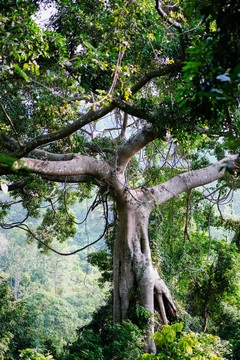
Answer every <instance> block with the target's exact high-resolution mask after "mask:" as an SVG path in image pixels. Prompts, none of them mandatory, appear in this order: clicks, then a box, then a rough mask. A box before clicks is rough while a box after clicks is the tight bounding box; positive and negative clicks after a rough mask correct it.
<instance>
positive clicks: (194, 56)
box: [0, 0, 240, 351]
mask: <svg viewBox="0 0 240 360" xmlns="http://www.w3.org/2000/svg"><path fill="white" fill-rule="evenodd" d="M3 3H4V4H3V5H1V18H0V21H1V27H2V30H1V31H4V34H5V36H4V37H2V39H1V48H2V53H1V58H0V59H1V79H2V80H1V83H0V88H1V119H0V121H1V122H0V124H1V128H2V131H1V152H2V155H1V163H0V165H1V166H0V173H1V175H2V176H3V178H2V181H1V188H2V190H3V191H4V192H6V191H7V187H8V192H9V193H11V192H12V191H13V194H14V196H15V198H16V197H18V199H19V198H21V199H22V200H21V201H22V203H23V206H24V207H25V208H26V209H27V215H32V216H33V215H37V209H38V208H39V206H40V204H41V202H42V201H44V200H45V201H47V202H48V203H49V206H50V210H49V211H48V212H47V214H45V215H44V219H43V225H42V227H40V228H39V229H38V230H37V232H34V231H31V235H32V236H35V238H36V239H38V241H40V242H41V243H42V244H43V246H45V247H48V248H51V240H52V238H53V237H54V236H55V237H56V236H57V237H58V238H59V240H60V241H62V240H64V239H65V238H66V237H67V236H68V235H72V234H73V233H74V229H73V222H74V219H73V217H72V215H70V214H69V213H68V210H67V202H68V200H69V201H70V202H71V201H73V198H72V197H73V195H71V194H70V190H73V191H74V196H81V194H80V195H76V193H78V194H79V193H81V191H82V192H83V193H85V194H87V190H86V189H87V188H86V187H84V185H81V186H79V189H78V191H77V192H76V190H74V189H73V187H72V186H70V187H69V188H68V190H66V188H67V184H69V183H79V184H87V187H90V186H91V185H94V186H97V187H98V189H99V192H98V200H101V201H103V203H104V204H106V199H107V198H111V199H112V201H113V202H114V204H115V209H116V217H115V222H116V227H117V232H116V237H115V240H114V245H113V247H114V249H113V276H114V291H113V302H114V305H113V318H114V322H115V323H117V322H121V321H123V320H124V319H126V318H127V316H128V312H129V310H130V307H131V306H132V302H133V301H136V299H137V301H138V302H139V303H140V304H141V305H142V306H143V307H145V308H146V309H147V310H148V312H149V313H150V314H152V316H151V317H150V319H149V333H150V335H152V334H153V331H154V311H155V310H157V311H158V312H159V313H160V316H161V319H162V322H163V323H164V324H166V323H167V322H168V318H171V317H172V316H173V315H174V314H175V312H176V306H175V304H174V302H173V300H172V297H171V294H170V292H169V290H168V288H167V286H166V284H165V283H164V280H163V279H162V278H161V277H160V276H159V274H158V270H157V269H156V268H155V267H154V265H153V263H152V259H151V249H150V245H149V235H148V223H149V216H150V214H151V212H152V210H153V209H154V207H156V206H159V205H161V204H163V203H165V202H166V201H168V200H169V199H171V198H173V197H176V196H178V195H179V194H181V193H184V192H187V191H190V190H191V189H193V188H196V187H199V186H202V185H205V184H209V183H211V182H213V181H215V180H218V179H221V178H223V177H224V174H225V172H226V168H227V169H231V170H235V169H236V170H238V169H239V165H238V162H237V159H238V155H237V150H238V143H239V140H238V139H239V137H238V132H239V130H238V117H239V115H238V113H237V88H238V83H239V70H240V69H239V66H238V56H239V29H238V25H237V24H238V21H237V20H238V19H237V17H239V12H238V11H237V5H238V1H237V0H236V1H234V0H232V1H218V2H217V4H215V2H211V4H210V5H211V6H209V2H205V1H203V2H201V6H200V5H199V2H196V3H195V2H194V1H171V0H169V1H156V2H153V1H148V0H147V1H138V2H135V1H121V0H118V1H111V0H110V1H106V2H105V1H97V0H96V1H95V0H91V1H75V2H72V1H69V0H63V1H59V2H57V4H56V5H55V6H56V8H55V13H54V15H52V17H51V18H50V19H49V20H48V23H47V24H45V26H44V27H43V28H41V29H40V28H39V27H38V26H37V25H36V23H35V21H36V17H35V20H33V17H32V14H33V13H34V12H36V11H37V10H38V8H39V3H38V2H36V3H34V2H32V1H27V0H21V1H14V0H12V1H10V0H5V1H4V2H3ZM48 6H49V2H45V7H46V8H48ZM38 16H39V13H38ZM234 16H235V17H236V19H235V18H234ZM229 19H231V20H230V23H231V26H230V25H228V23H227V21H229ZM235 20H236V22H235ZM229 27H230V28H229ZM223 39H224V40H223ZM236 44H237V46H236ZM221 47H222V49H224V51H222V52H221ZM230 52H231V54H232V57H231V58H229V53H230ZM234 56H235V57H234ZM207 137H209V138H210V139H212V142H211V146H212V147H214V146H217V140H218V139H220V138H221V144H222V145H221V146H222V149H223V148H224V146H225V148H226V149H227V146H229V147H230V148H231V149H234V151H235V153H236V155H228V156H225V157H223V158H222V159H221V160H220V161H218V162H216V163H214V164H212V165H209V166H208V167H203V168H200V166H199V168H198V169H195V170H191V167H190V166H187V165H189V163H187V160H186V158H185V157H184V153H183V152H182V153H181V154H180V159H181V161H182V166H177V168H176V169H175V171H176V172H175V176H174V177H172V178H169V179H167V180H166V181H164V182H163V179H162V178H161V176H160V175H161V169H162V168H163V167H164V165H165V166H169V165H172V166H175V164H174V161H172V160H171V158H170V157H171V156H173V155H174V154H175V153H176V151H177V148H180V146H181V144H183V145H184V146H185V148H186V144H188V146H190V145H191V146H195V148H196V145H194V144H196V143H197V144H200V143H201V140H202V139H205V140H206V138H207ZM164 144H165V145H164ZM189 144H190V145H189ZM218 148H219V145H218ZM223 152H224V151H222V153H223ZM153 153H154V161H153V159H151V156H153ZM156 153H157V155H156ZM136 156H137V157H136ZM168 156H169V158H168ZM153 163H154V166H155V170H156V171H157V172H158V173H159V176H155V183H154V184H153V182H151V184H153V185H151V186H148V183H147V182H146V178H147V177H146V173H147V171H148V170H149V169H150V167H151V166H152V165H153ZM177 165H179V164H177ZM175 167H176V166H175ZM150 173H151V172H150V171H149V174H150ZM35 174H36V175H35ZM149 183H150V182H149ZM57 184H58V186H57ZM61 184H63V185H61ZM62 194H64V196H63V199H62V200H61V201H60V203H59V207H58V209H56V208H55V206H54V196H57V195H59V197H60V195H62ZM98 200H97V201H96V202H95V203H94V205H93V206H92V209H94V207H95V206H96V203H97V202H98ZM10 205H11V203H10V202H9V201H3V202H2V210H3V211H2V218H3V216H4V215H6V212H7V209H8V208H9V206H10ZM104 209H105V210H106V207H105V206H104ZM105 213H106V211H105ZM2 226H3V227H5V228H6V227H11V226H20V227H22V228H23V227H24V226H25V225H24V222H22V223H21V224H19V223H18V224H16V223H15V224H14V223H13V224H9V223H8V224H7V223H6V222H4V220H2ZM25 229H26V230H27V231H29V232H30V229H29V228H28V227H27V226H25ZM149 339H150V340H149V349H148V350H149V351H154V350H155V346H154V343H153V341H151V337H150V338H149Z"/></svg>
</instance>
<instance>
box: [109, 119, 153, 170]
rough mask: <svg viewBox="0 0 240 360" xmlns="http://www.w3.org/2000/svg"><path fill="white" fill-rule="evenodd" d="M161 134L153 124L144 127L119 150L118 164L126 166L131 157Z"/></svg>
mask: <svg viewBox="0 0 240 360" xmlns="http://www.w3.org/2000/svg"><path fill="white" fill-rule="evenodd" d="M158 136H159V133H158V132H157V131H156V130H154V129H153V127H152V126H148V127H146V128H144V129H143V130H142V131H140V132H139V133H137V134H136V135H134V136H132V137H131V138H130V139H129V140H127V141H126V142H125V143H124V144H123V145H122V146H121V147H120V148H119V150H118V152H117V155H116V156H117V164H118V166H120V167H123V168H125V167H126V166H127V164H128V162H129V161H130V160H131V158H132V157H133V156H134V155H135V154H136V153H137V152H138V151H139V150H141V149H142V148H144V147H145V146H146V145H147V144H149V143H150V142H152V141H153V140H154V139H156V138H157V137H158Z"/></svg>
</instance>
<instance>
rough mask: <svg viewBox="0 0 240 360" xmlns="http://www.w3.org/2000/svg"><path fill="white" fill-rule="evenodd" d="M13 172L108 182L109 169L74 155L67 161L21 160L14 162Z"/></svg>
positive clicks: (93, 160) (109, 176) (89, 157)
mask: <svg viewBox="0 0 240 360" xmlns="http://www.w3.org/2000/svg"><path fill="white" fill-rule="evenodd" d="M12 168H13V169H15V170H28V171H31V172H33V173H36V174H40V175H41V176H43V177H45V178H46V177H48V176H50V177H66V176H70V177H75V176H79V175H81V176H82V175H84V176H85V175H88V176H89V175H90V176H94V177H95V178H97V179H100V180H102V181H104V180H105V181H106V182H108V181H109V182H110V179H111V167H110V165H109V164H108V163H107V162H103V161H101V160H98V159H95V158H94V157H91V156H83V155H76V156H75V157H74V158H73V159H72V160H67V161H61V162H59V161H43V160H37V159H32V158H22V159H21V160H19V161H15V162H14V164H13V166H12Z"/></svg>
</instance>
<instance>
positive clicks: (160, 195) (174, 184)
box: [148, 155, 238, 204]
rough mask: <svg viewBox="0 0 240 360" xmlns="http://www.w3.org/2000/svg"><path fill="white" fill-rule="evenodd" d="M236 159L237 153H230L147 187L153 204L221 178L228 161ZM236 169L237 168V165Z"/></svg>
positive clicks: (232, 161)
mask: <svg viewBox="0 0 240 360" xmlns="http://www.w3.org/2000/svg"><path fill="white" fill-rule="evenodd" d="M237 159H238V155H230V156H228V157H226V158H224V159H222V160H221V161H219V162H217V163H215V164H213V165H211V166H208V167H206V168H203V169H200V170H194V171H190V172H186V173H183V174H179V175H176V176H174V177H173V178H172V179H170V180H168V181H166V182H164V183H163V184H160V185H156V186H153V187H152V188H149V189H148V190H149V194H151V196H152V202H153V204H162V203H164V202H165V201H167V200H169V199H172V198H173V197H175V196H177V195H179V194H181V193H183V192H185V191H187V190H190V189H193V188H195V187H198V186H202V185H206V184H209V183H211V182H213V181H216V180H218V179H221V178H222V177H223V176H224V174H225V170H226V167H227V166H228V163H229V162H231V163H233V164H234V161H236V160H237ZM236 170H238V168H237V166H236Z"/></svg>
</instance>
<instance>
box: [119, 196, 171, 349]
mask: <svg viewBox="0 0 240 360" xmlns="http://www.w3.org/2000/svg"><path fill="white" fill-rule="evenodd" d="M150 212H151V209H150V208H148V207H147V206H146V205H143V204H141V203H140V202H138V201H137V200H136V201H132V200H131V201H128V202H127V201H126V202H124V203H122V204H121V205H120V206H119V207H118V216H119V218H118V228H117V236H116V241H115V246H114V254H113V266H114V297H113V299H114V300H113V301H114V307H113V309H114V310H113V317H114V323H117V322H121V321H123V320H124V319H126V318H127V315H128V312H129V310H130V307H131V306H132V305H134V304H133V303H132V302H133V301H137V302H138V303H139V304H140V305H141V306H143V307H144V308H145V309H146V310H147V311H148V312H149V313H150V314H151V316H150V318H149V322H148V331H147V334H148V339H147V343H148V346H147V349H145V350H146V351H148V352H151V353H154V352H155V350H156V348H155V344H154V341H153V335H154V310H157V311H158V312H159V314H160V317H161V319H162V322H163V324H167V323H168V315H169V314H170V313H172V315H174V314H175V311H176V308H175V306H174V304H173V301H172V298H171V295H170V292H169V290H168V288H167V286H166V285H165V283H164V281H163V280H162V279H161V278H160V277H159V275H158V273H157V270H156V269H155V268H154V266H153V264H152V260H151V251H150V246H149V238H148V220H149V215H150Z"/></svg>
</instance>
